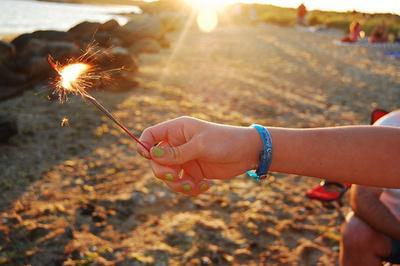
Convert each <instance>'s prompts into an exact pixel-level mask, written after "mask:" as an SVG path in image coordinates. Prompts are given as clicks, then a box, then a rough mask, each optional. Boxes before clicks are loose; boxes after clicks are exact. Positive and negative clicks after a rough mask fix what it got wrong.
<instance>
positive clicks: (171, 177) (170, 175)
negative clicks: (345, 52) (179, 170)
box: [165, 174, 174, 181]
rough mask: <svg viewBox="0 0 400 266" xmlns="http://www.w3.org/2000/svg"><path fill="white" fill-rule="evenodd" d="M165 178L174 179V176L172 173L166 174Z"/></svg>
mask: <svg viewBox="0 0 400 266" xmlns="http://www.w3.org/2000/svg"><path fill="white" fill-rule="evenodd" d="M165 179H166V180H168V181H174V176H173V175H172V174H166V175H165Z"/></svg>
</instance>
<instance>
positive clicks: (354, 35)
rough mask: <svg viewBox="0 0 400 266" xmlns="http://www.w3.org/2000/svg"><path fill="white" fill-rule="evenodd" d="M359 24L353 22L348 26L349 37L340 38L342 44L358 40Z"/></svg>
mask: <svg viewBox="0 0 400 266" xmlns="http://www.w3.org/2000/svg"><path fill="white" fill-rule="evenodd" d="M360 32H361V24H360V23H358V21H353V22H352V23H351V24H350V26H349V35H347V36H346V37H344V38H342V39H341V40H340V41H342V42H357V41H358V38H360Z"/></svg>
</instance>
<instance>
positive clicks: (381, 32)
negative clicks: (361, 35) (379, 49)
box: [368, 23, 389, 43]
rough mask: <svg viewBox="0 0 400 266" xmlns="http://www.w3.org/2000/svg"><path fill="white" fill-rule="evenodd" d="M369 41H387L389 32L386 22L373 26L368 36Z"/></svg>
mask: <svg viewBox="0 0 400 266" xmlns="http://www.w3.org/2000/svg"><path fill="white" fill-rule="evenodd" d="M368 41H369V42H370V43H385V42H388V41H389V33H388V29H387V27H386V24H384V23H382V24H381V25H378V26H376V27H375V29H374V30H373V31H372V33H371V36H370V37H369V38H368Z"/></svg>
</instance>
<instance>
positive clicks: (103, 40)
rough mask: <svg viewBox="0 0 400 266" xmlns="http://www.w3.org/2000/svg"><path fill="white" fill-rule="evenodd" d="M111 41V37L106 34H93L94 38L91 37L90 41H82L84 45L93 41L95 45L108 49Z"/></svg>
mask: <svg viewBox="0 0 400 266" xmlns="http://www.w3.org/2000/svg"><path fill="white" fill-rule="evenodd" d="M112 39H113V36H112V35H111V34H110V33H108V32H96V33H95V34H94V36H92V39H91V40H90V39H85V40H83V41H84V42H85V43H84V45H85V44H88V43H90V42H91V41H92V40H94V41H95V43H96V44H98V45H100V46H101V47H110V46H112V44H113V43H112Z"/></svg>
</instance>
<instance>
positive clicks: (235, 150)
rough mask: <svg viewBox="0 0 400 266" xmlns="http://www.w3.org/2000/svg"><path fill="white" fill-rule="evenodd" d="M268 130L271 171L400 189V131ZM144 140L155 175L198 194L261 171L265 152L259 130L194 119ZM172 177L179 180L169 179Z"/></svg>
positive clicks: (154, 130) (156, 129) (167, 125)
mask: <svg viewBox="0 0 400 266" xmlns="http://www.w3.org/2000/svg"><path fill="white" fill-rule="evenodd" d="M268 130H269V131H270V133H271V136H272V142H273V160H272V165H271V168H270V170H271V171H274V172H282V173H289V174H297V175H304V176H313V177H325V178H326V179H328V180H330V181H338V182H349V183H354V184H362V185H372V186H381V187H393V188H394V187H400V180H399V178H398V160H399V158H400V129H399V128H395V127H380V126H373V127H372V126H351V127H333V128H314V129H289V128H274V127H268ZM140 140H141V141H142V142H144V143H145V144H146V145H147V146H148V147H152V148H151V150H150V154H149V153H148V152H147V151H146V150H145V149H144V148H142V147H140V146H138V152H139V153H140V154H141V155H143V156H144V157H146V158H148V159H151V160H150V164H151V168H152V170H153V172H154V175H155V176H156V177H158V178H160V179H162V180H163V181H165V183H166V184H167V185H168V186H169V187H170V188H171V189H173V190H175V191H177V192H182V193H185V194H187V195H192V196H195V195H198V194H200V193H202V192H204V191H206V190H207V189H208V188H209V187H210V181H209V180H211V179H230V178H233V177H235V176H237V175H240V174H242V173H244V172H245V171H247V170H250V169H255V168H257V165H258V161H259V154H260V153H261V151H262V148H263V147H262V140H261V138H260V136H259V134H258V133H257V131H256V130H255V129H254V128H249V127H236V126H228V125H221V124H215V123H210V122H206V121H203V120H199V119H195V118H192V117H180V118H177V119H173V120H169V121H166V122H163V123H160V124H157V125H155V126H152V127H149V128H147V129H146V130H145V131H144V132H143V134H142V136H141V137H140ZM155 145H156V146H155ZM377 162H378V163H377ZM167 174H168V175H172V176H173V177H174V178H173V181H168V180H167Z"/></svg>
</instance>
